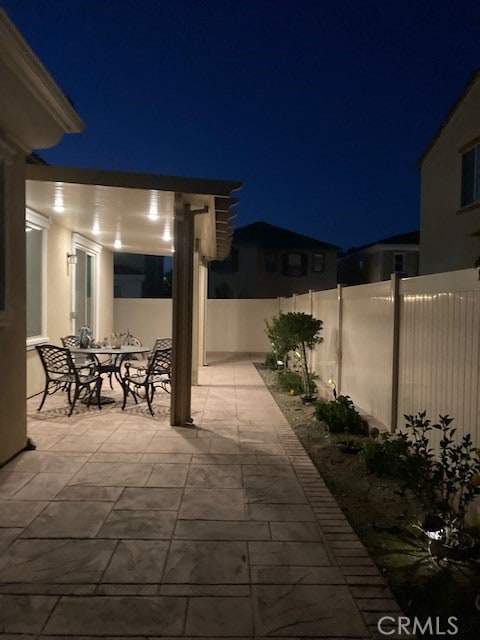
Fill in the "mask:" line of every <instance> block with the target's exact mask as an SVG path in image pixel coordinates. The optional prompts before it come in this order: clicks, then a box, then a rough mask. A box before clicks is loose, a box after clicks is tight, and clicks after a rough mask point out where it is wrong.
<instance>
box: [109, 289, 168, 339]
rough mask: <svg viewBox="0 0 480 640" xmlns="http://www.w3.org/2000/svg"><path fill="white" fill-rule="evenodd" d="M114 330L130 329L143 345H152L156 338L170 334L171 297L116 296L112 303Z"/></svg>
mask: <svg viewBox="0 0 480 640" xmlns="http://www.w3.org/2000/svg"><path fill="white" fill-rule="evenodd" d="M113 326H114V327H115V331H124V330H125V329H130V330H131V332H132V333H133V335H134V336H137V338H140V340H141V341H142V342H143V344H144V345H147V346H150V345H153V343H154V342H155V340H156V338H163V337H165V338H169V337H171V335H172V300H171V298H158V299H152V298H145V299H143V298H117V299H116V300H115V302H114V305H113Z"/></svg>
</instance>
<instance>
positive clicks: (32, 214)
mask: <svg viewBox="0 0 480 640" xmlns="http://www.w3.org/2000/svg"><path fill="white" fill-rule="evenodd" d="M27 227H29V228H30V229H35V230H36V231H41V232H42V264H41V269H42V310H41V318H40V321H41V332H40V335H38V336H31V337H30V338H27V348H28V347H31V348H33V347H34V346H35V345H37V344H45V343H47V342H49V341H50V338H49V337H48V335H47V306H48V297H47V296H48V291H47V281H48V229H49V228H50V218H48V217H46V216H42V215H41V214H40V213H37V212H36V211H32V209H29V208H28V207H27V208H26V210H25V228H27ZM25 233H26V231H25ZM27 302H28V301H27Z"/></svg>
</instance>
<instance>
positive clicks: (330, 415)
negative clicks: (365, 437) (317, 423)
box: [314, 395, 366, 434]
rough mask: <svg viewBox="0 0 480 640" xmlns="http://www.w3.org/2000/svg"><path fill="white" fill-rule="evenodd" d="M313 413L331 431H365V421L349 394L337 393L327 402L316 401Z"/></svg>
mask: <svg viewBox="0 0 480 640" xmlns="http://www.w3.org/2000/svg"><path fill="white" fill-rule="evenodd" d="M314 415H315V417H316V418H317V420H322V421H323V422H325V423H326V424H327V426H328V428H329V430H330V432H331V433H349V434H350V433H365V431H366V426H365V421H364V420H362V417H361V416H360V414H359V413H358V411H357V410H356V409H355V407H354V405H353V402H352V400H351V398H350V397H349V396H343V395H339V396H337V398H336V399H335V400H330V401H329V402H325V401H322V402H317V403H316V404H315V410H314Z"/></svg>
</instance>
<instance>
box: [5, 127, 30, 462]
mask: <svg viewBox="0 0 480 640" xmlns="http://www.w3.org/2000/svg"><path fill="white" fill-rule="evenodd" d="M1 142H2V138H1V134H0V143H1ZM0 146H1V145H0ZM4 175H5V213H6V228H5V237H4V238H0V241H5V246H6V251H7V254H6V286H7V298H6V305H7V308H6V311H7V314H8V317H7V319H6V322H5V324H4V325H3V326H0V357H1V361H2V363H3V366H2V367H0V407H1V413H0V464H2V463H3V462H5V461H6V460H9V459H10V458H11V457H12V456H13V455H15V453H17V451H20V450H21V449H23V448H24V447H25V445H26V442H27V433H26V408H25V359H24V358H23V357H19V354H22V353H24V352H25V334H26V288H25V278H26V273H25V154H24V152H22V151H21V150H20V149H16V150H15V153H14V155H13V156H12V158H11V161H10V162H9V163H5V171H4ZM0 193H1V190H0ZM0 207H1V204H0ZM0 215H1V212H0Z"/></svg>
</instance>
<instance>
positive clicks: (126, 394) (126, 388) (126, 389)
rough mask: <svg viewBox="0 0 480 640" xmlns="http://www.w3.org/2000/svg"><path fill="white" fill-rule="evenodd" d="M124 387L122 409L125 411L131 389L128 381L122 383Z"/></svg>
mask: <svg viewBox="0 0 480 640" xmlns="http://www.w3.org/2000/svg"><path fill="white" fill-rule="evenodd" d="M122 389H123V404H122V411H123V410H124V409H125V405H126V404H127V396H128V392H129V391H130V389H129V388H128V385H127V383H126V382H124V383H123V384H122Z"/></svg>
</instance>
